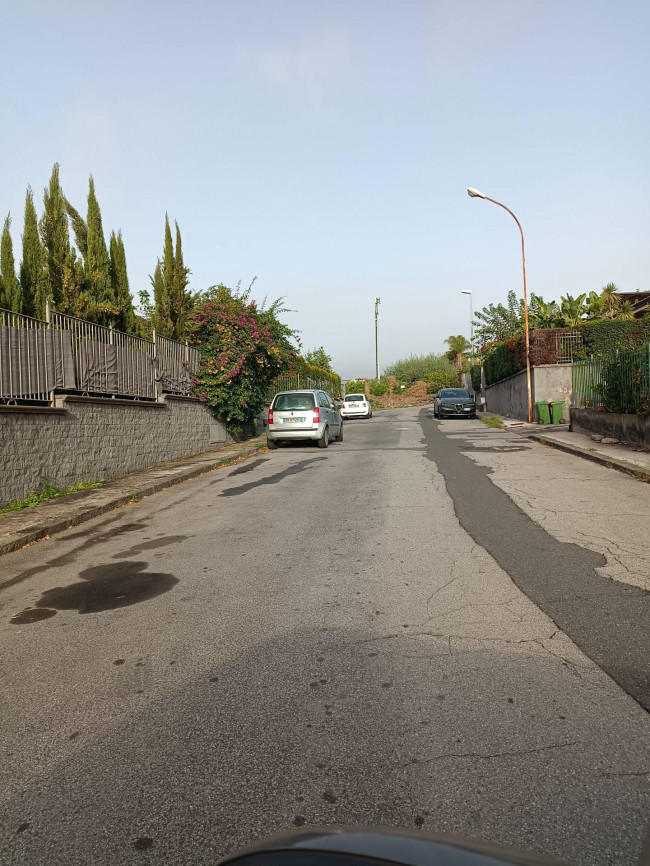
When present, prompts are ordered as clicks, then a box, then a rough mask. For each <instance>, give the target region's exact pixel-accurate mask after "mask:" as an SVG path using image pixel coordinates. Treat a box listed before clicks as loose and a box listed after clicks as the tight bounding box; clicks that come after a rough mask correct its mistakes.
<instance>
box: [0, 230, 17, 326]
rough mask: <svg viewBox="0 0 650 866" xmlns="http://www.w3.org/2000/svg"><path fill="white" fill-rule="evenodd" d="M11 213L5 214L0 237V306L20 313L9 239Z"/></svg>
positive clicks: (12, 246)
mask: <svg viewBox="0 0 650 866" xmlns="http://www.w3.org/2000/svg"><path fill="white" fill-rule="evenodd" d="M10 228H11V215H10V214H7V217H6V219H5V221H4V226H3V227H2V237H1V238H0V307H3V308H4V309H5V310H11V311H12V313H20V311H21V310H20V308H21V298H20V283H19V282H18V280H17V279H16V263H15V261H14V245H13V241H12V240H11V232H10Z"/></svg>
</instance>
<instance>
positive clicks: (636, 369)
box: [603, 351, 650, 412]
mask: <svg viewBox="0 0 650 866" xmlns="http://www.w3.org/2000/svg"><path fill="white" fill-rule="evenodd" d="M649 379H650V373H649V371H648V359H647V357H646V355H645V352H632V351H628V352H619V353H618V354H617V355H616V356H615V357H613V358H610V359H609V360H608V361H607V362H606V363H605V364H604V366H603V382H604V386H603V403H604V405H605V409H606V410H607V411H608V412H641V411H643V410H644V409H645V404H646V401H647V399H648V394H649V393H650V381H649Z"/></svg>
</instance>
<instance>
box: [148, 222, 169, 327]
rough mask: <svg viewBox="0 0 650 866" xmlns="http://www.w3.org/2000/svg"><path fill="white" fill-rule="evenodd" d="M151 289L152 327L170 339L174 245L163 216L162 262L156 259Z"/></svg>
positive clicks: (167, 223)
mask: <svg viewBox="0 0 650 866" xmlns="http://www.w3.org/2000/svg"><path fill="white" fill-rule="evenodd" d="M149 279H150V280H151V285H152V287H153V301H154V309H155V312H154V316H153V326H154V328H155V329H156V332H157V333H158V334H160V335H161V336H163V337H172V336H173V334H174V324H173V321H172V318H171V317H172V296H173V291H174V245H173V243H172V233H171V229H170V228H169V217H168V216H167V214H165V247H164V250H163V258H162V261H161V260H160V259H158V261H157V263H156V268H155V270H154V272H153V276H152V277H149Z"/></svg>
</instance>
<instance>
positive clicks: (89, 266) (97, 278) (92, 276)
mask: <svg viewBox="0 0 650 866" xmlns="http://www.w3.org/2000/svg"><path fill="white" fill-rule="evenodd" d="M86 227H87V251H86V255H85V262H84V265H85V267H84V271H85V277H86V288H87V292H88V295H89V300H90V311H91V315H92V317H93V318H94V319H95V320H96V321H98V322H99V323H100V324H103V325H108V324H111V323H112V322H114V321H115V319H116V317H117V316H118V313H119V311H118V309H117V303H116V299H115V297H114V295H113V287H112V285H111V266H110V259H109V255H108V249H107V248H106V240H105V238H104V230H103V228H102V215H101V212H100V210H99V203H98V202H97V197H96V195H95V181H94V180H93V176H92V175H91V176H90V179H89V181H88V216H87V219H86Z"/></svg>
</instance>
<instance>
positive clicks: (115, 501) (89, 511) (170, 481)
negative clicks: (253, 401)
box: [0, 443, 260, 588]
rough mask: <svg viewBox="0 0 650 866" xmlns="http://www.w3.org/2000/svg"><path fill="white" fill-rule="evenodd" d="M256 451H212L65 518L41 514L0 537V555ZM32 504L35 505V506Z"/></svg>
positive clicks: (256, 452) (258, 447)
mask: <svg viewBox="0 0 650 866" xmlns="http://www.w3.org/2000/svg"><path fill="white" fill-rule="evenodd" d="M259 451H260V444H259V443H258V445H256V446H252V447H249V448H245V449H244V450H243V451H241V452H239V453H236V454H232V456H229V457H224V458H223V462H220V461H219V459H218V457H217V456H216V455H215V459H214V460H213V461H211V462H210V463H206V464H205V465H204V466H192V467H191V468H188V469H187V470H185V471H181V472H179V473H178V474H177V475H170V476H168V477H166V478H158V479H156V480H152V481H150V482H146V481H145V482H143V483H141V484H140V485H138V484H134V485H133V489H132V490H131V492H130V493H128V494H124V493H121V494H119V495H117V496H114V497H112V498H110V499H107V500H106V501H105V502H102V503H101V504H99V505H93V506H90V507H88V508H80V509H79V511H78V512H76V513H72V514H70V515H68V516H67V517H65V518H57V519H55V520H52V521H51V522H48V521H47V519H46V518H45V517H44V518H43V522H42V523H41V524H39V525H38V526H34V527H33V528H31V529H28V530H25V531H16V532H15V533H13V536H14V537H13V538H11V539H10V540H8V541H0V556H2V555H3V554H5V553H12V552H13V551H15V550H20V549H21V548H22V547H26V546H27V545H28V544H34V543H35V542H37V541H42V540H43V539H44V538H48V537H49V536H51V535H54V534H56V533H59V532H64V531H65V530H66V529H71V528H72V527H73V526H78V525H79V524H80V523H86V522H87V521H88V520H92V519H93V518H94V517H99V516H100V515H102V514H106V512H107V511H112V510H113V509H115V508H119V507H120V506H123V505H128V504H129V503H130V502H137V501H139V500H140V499H141V498H142V497H144V496H151V495H152V494H153V493H159V492H160V491H161V490H165V489H166V488H168V487H174V486H176V485H177V484H182V483H183V481H190V480H191V479H192V478H197V477H198V476H199V475H205V474H206V473H208V472H213V471H214V470H215V469H218V468H220V467H221V466H227V465H229V464H230V463H234V462H235V461H236V460H242V459H246V458H248V457H252V456H253V455H254V454H258V453H259ZM197 456H198V455H197ZM153 471H155V470H153ZM125 477H128V476H122V478H121V479H114V480H116V481H123V480H124V478H125ZM74 496H77V494H76V493H72V494H70V497H71V499H72V497H74ZM65 499H66V497H65V496H61V497H57V499H55V500H52V501H53V502H57V503H62V502H64V501H65ZM35 507H36V508H38V506H35ZM11 583H12V581H11V580H10V581H8V582H7V583H3V582H2V581H0V588H2V587H3V586H7V585H8V584H11Z"/></svg>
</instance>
